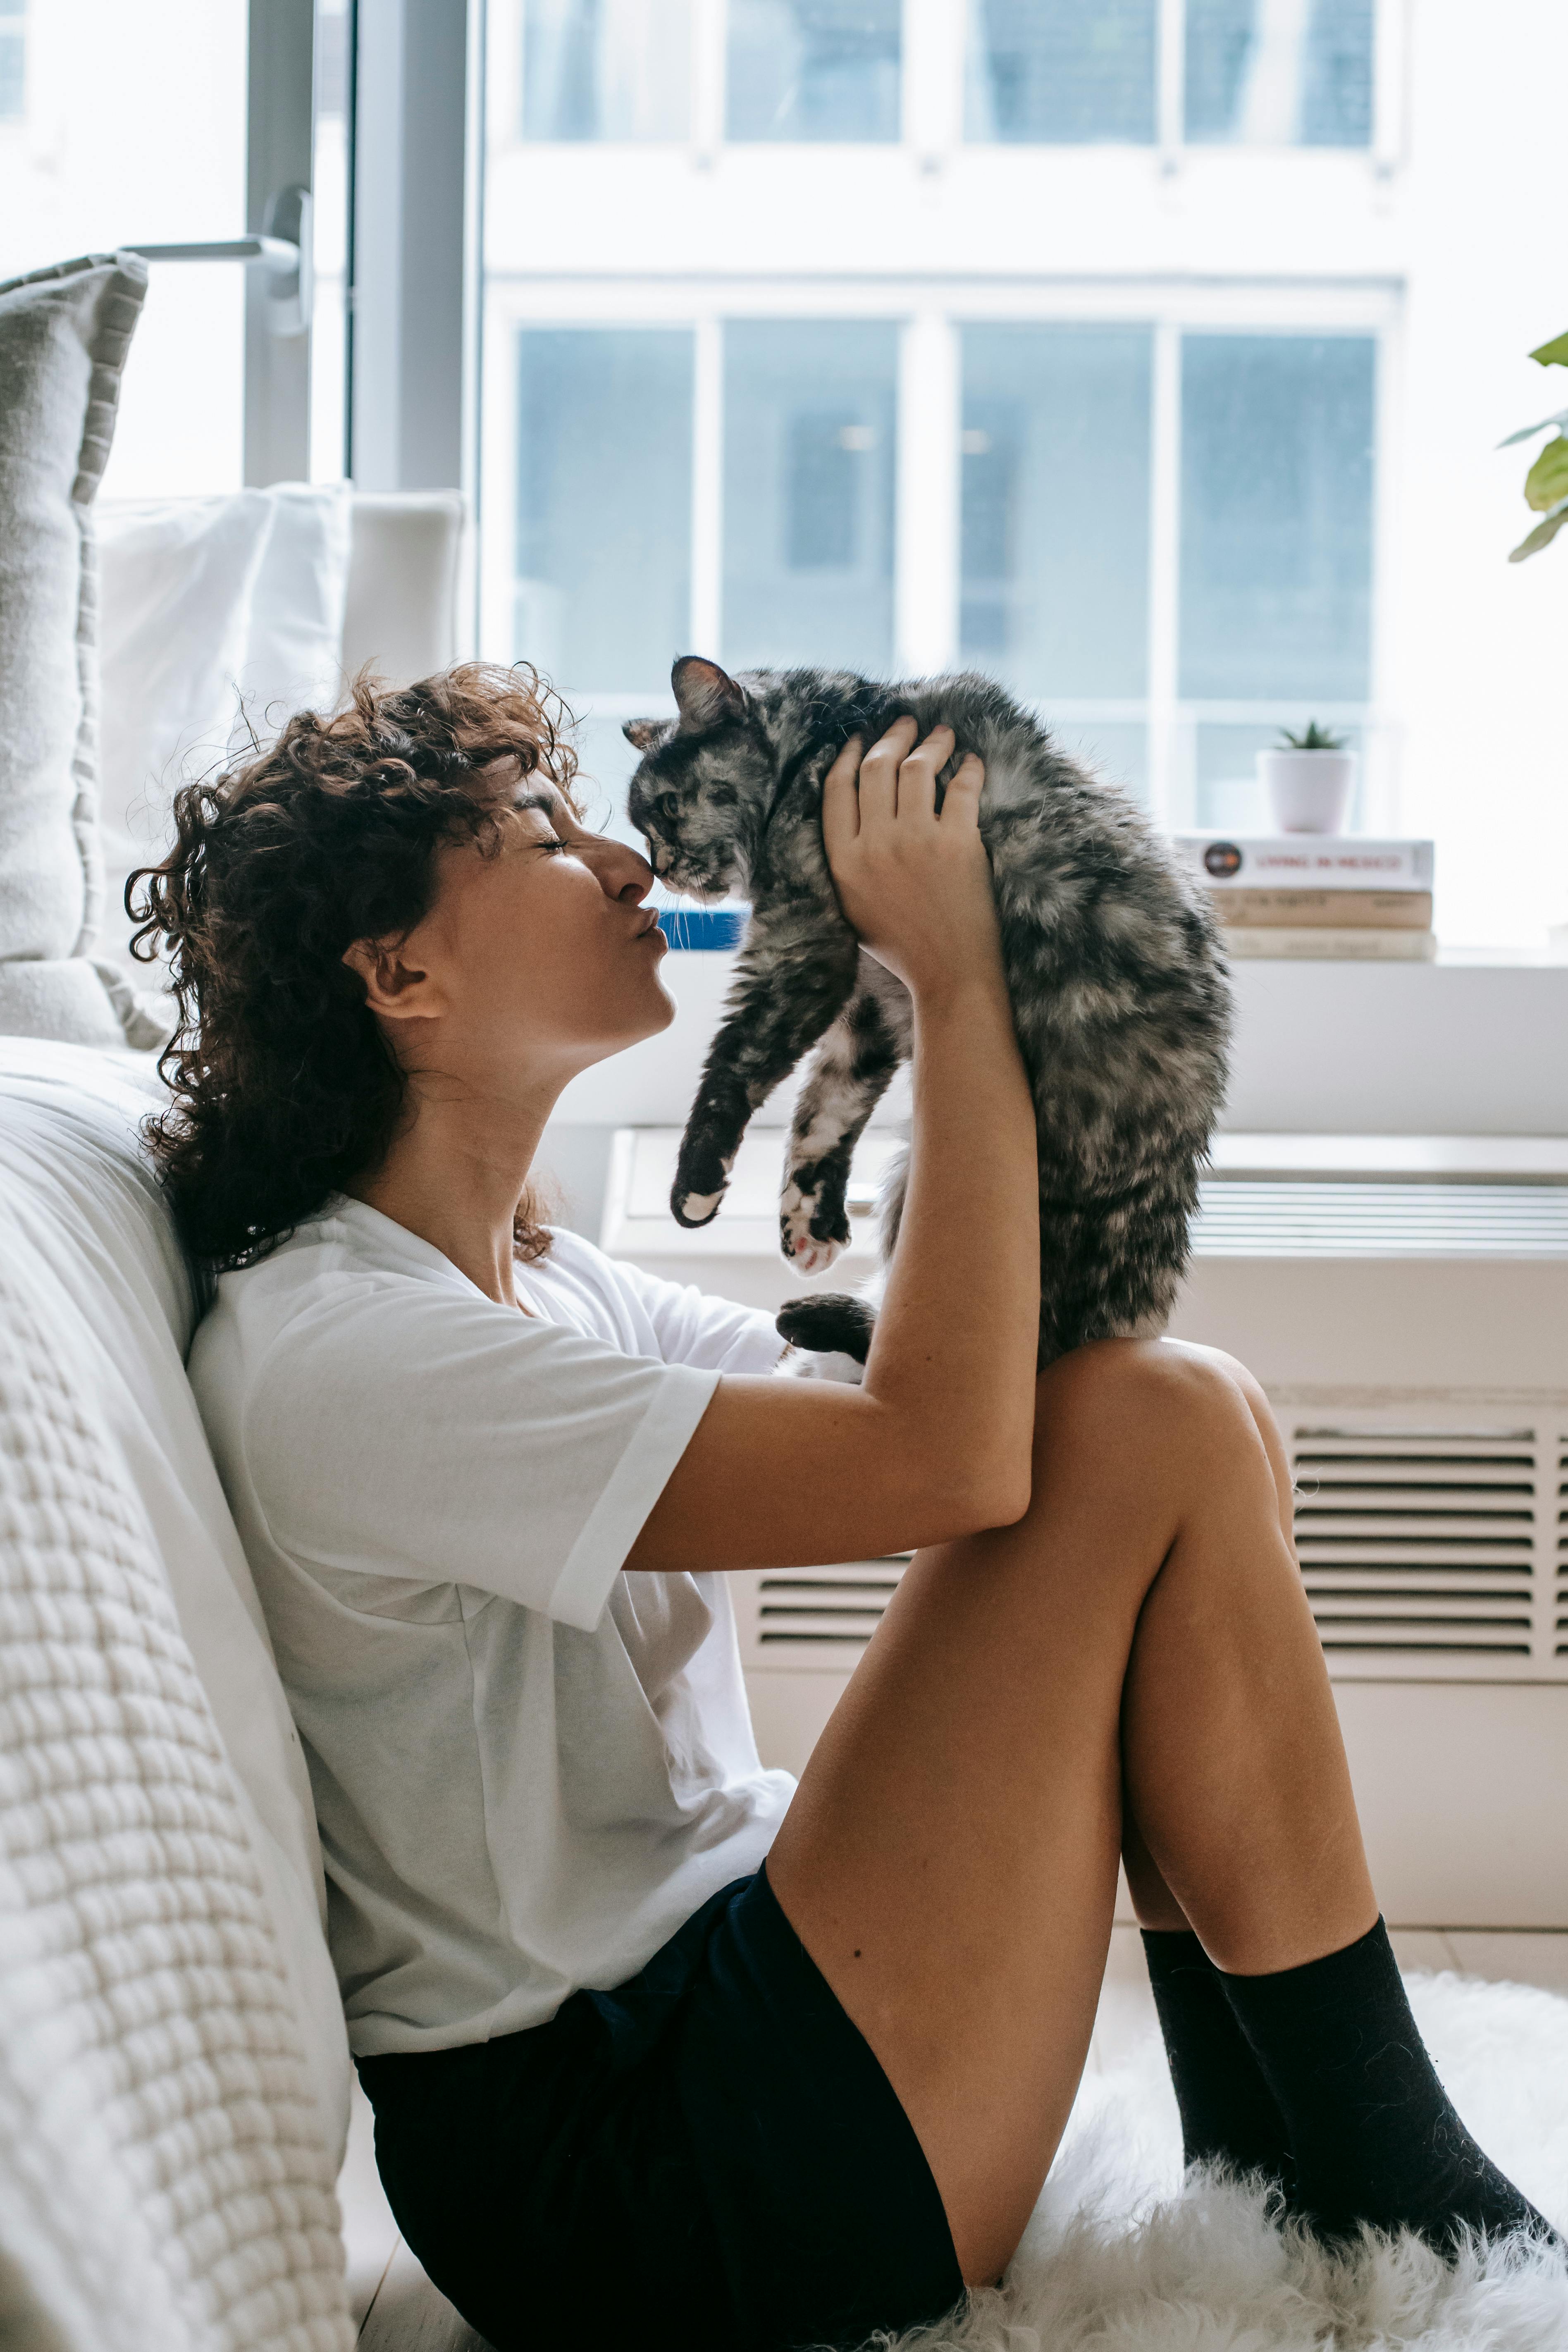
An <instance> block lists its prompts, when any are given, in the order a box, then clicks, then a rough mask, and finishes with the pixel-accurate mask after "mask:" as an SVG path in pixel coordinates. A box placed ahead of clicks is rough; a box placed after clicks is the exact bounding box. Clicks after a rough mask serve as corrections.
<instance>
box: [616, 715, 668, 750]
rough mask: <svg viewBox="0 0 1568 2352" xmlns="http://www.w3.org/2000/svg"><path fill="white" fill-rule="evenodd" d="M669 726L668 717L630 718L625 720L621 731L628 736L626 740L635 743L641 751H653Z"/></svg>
mask: <svg viewBox="0 0 1568 2352" xmlns="http://www.w3.org/2000/svg"><path fill="white" fill-rule="evenodd" d="M668 726H669V721H668V719H626V720H625V721H624V722H623V724H622V727H621V733H622V734H623V735H624V736H625V737H626V741H627V742H628V743H632V744H635V745H636V747H637V750H638V751H652V750H653V747H654V745H655V744H656V743H657V742H658V741H659V740H661V738H662V737H663V736H664V734H665V733H666V731H667V730H668Z"/></svg>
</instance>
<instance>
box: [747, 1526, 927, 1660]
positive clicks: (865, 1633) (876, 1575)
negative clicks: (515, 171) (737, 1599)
mask: <svg viewBox="0 0 1568 2352" xmlns="http://www.w3.org/2000/svg"><path fill="white" fill-rule="evenodd" d="M909 1561H910V1553H908V1552H907V1551H904V1552H893V1553H890V1554H889V1556H888V1557H887V1558H886V1559H856V1560H849V1561H847V1562H845V1563H844V1564H843V1565H842V1566H838V1567H834V1568H790V1569H777V1570H770V1572H769V1573H768V1574H767V1575H765V1576H762V1577H759V1578H758V1580H757V1641H758V1643H759V1644H760V1646H761V1647H762V1648H763V1650H767V1649H769V1648H776V1647H777V1646H778V1644H779V1643H784V1642H789V1643H797V1642H805V1643H811V1644H812V1646H813V1647H814V1648H816V1649H819V1650H821V1651H823V1652H824V1653H825V1654H826V1655H827V1656H829V1657H831V1656H832V1655H834V1654H837V1653H841V1652H843V1651H844V1650H847V1649H849V1650H857V1651H858V1650H863V1649H864V1648H865V1646H866V1644H867V1643H868V1641H869V1640H870V1638H871V1636H872V1634H873V1633H875V1632H876V1630H877V1627H878V1625H879V1623H880V1622H881V1617H882V1612H883V1610H884V1609H886V1607H887V1605H888V1603H889V1601H890V1600H891V1599H892V1597H893V1594H894V1593H895V1592H896V1591H898V1587H899V1579H900V1576H902V1574H903V1572H904V1570H905V1568H906V1567H907V1566H908V1564H909Z"/></svg>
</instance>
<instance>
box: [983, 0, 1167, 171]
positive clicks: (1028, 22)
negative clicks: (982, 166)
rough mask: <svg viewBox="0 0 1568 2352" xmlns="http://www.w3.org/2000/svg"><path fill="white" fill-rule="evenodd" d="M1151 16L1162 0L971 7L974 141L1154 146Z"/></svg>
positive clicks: (1001, 0) (1014, 0)
mask: <svg viewBox="0 0 1568 2352" xmlns="http://www.w3.org/2000/svg"><path fill="white" fill-rule="evenodd" d="M1154 18H1155V0H970V32H969V77H968V89H967V93H966V99H965V115H966V122H965V129H966V133H967V136H968V137H969V138H971V139H974V140H1017V141H1026V140H1033V141H1037V142H1054V143H1057V144H1061V145H1072V144H1081V143H1082V142H1086V141H1089V140H1096V139H1117V140H1128V141H1131V142H1137V143H1139V144H1147V143H1148V142H1152V139H1153V136H1154Z"/></svg>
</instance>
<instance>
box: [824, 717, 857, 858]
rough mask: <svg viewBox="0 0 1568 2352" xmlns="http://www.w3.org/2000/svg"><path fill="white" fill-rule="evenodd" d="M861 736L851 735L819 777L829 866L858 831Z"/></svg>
mask: <svg viewBox="0 0 1568 2352" xmlns="http://www.w3.org/2000/svg"><path fill="white" fill-rule="evenodd" d="M859 770H860V738H859V737H858V735H851V737H850V738H849V740H848V742H847V743H846V745H845V746H844V749H843V751H840V753H839V754H838V757H837V760H835V761H834V762H833V765H832V767H831V768H829V770H828V771H827V773H826V776H824V778H823V780H822V838H823V843H824V845H825V846H826V851H827V862H828V864H829V865H830V866H831V865H832V864H833V861H834V859H835V858H836V857H837V856H839V855H840V854H841V853H842V851H843V850H844V849H845V848H846V847H847V845H848V844H849V843H850V842H852V841H853V840H854V838H855V836H856V835H857V834H858V832H859V830H860V795H859V793H858V792H857V791H856V789H855V780H856V777H857V776H858V773H859Z"/></svg>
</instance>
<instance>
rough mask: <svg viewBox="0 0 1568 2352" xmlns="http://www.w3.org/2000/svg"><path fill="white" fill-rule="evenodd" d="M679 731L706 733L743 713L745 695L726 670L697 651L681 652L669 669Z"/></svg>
mask: <svg viewBox="0 0 1568 2352" xmlns="http://www.w3.org/2000/svg"><path fill="white" fill-rule="evenodd" d="M669 682H670V685H671V686H672V687H673V688H674V689H675V701H676V708H677V709H679V712H680V728H679V731H680V733H681V734H682V735H705V734H706V733H707V732H708V730H709V729H710V727H718V726H720V725H721V723H722V721H723V720H724V719H741V718H743V717H744V715H745V709H746V698H745V694H744V692H743V691H742V688H740V687H738V686H737V685H736V683H735V681H734V679H733V678H732V677H731V676H730V675H729V672H728V671H727V670H721V668H720V667H719V665H718V663H717V662H713V661H704V660H703V659H702V656H700V654H682V655H681V656H680V659H679V661H678V662H677V663H676V665H675V667H674V668H673V669H672V670H671V671H670V673H669Z"/></svg>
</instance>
